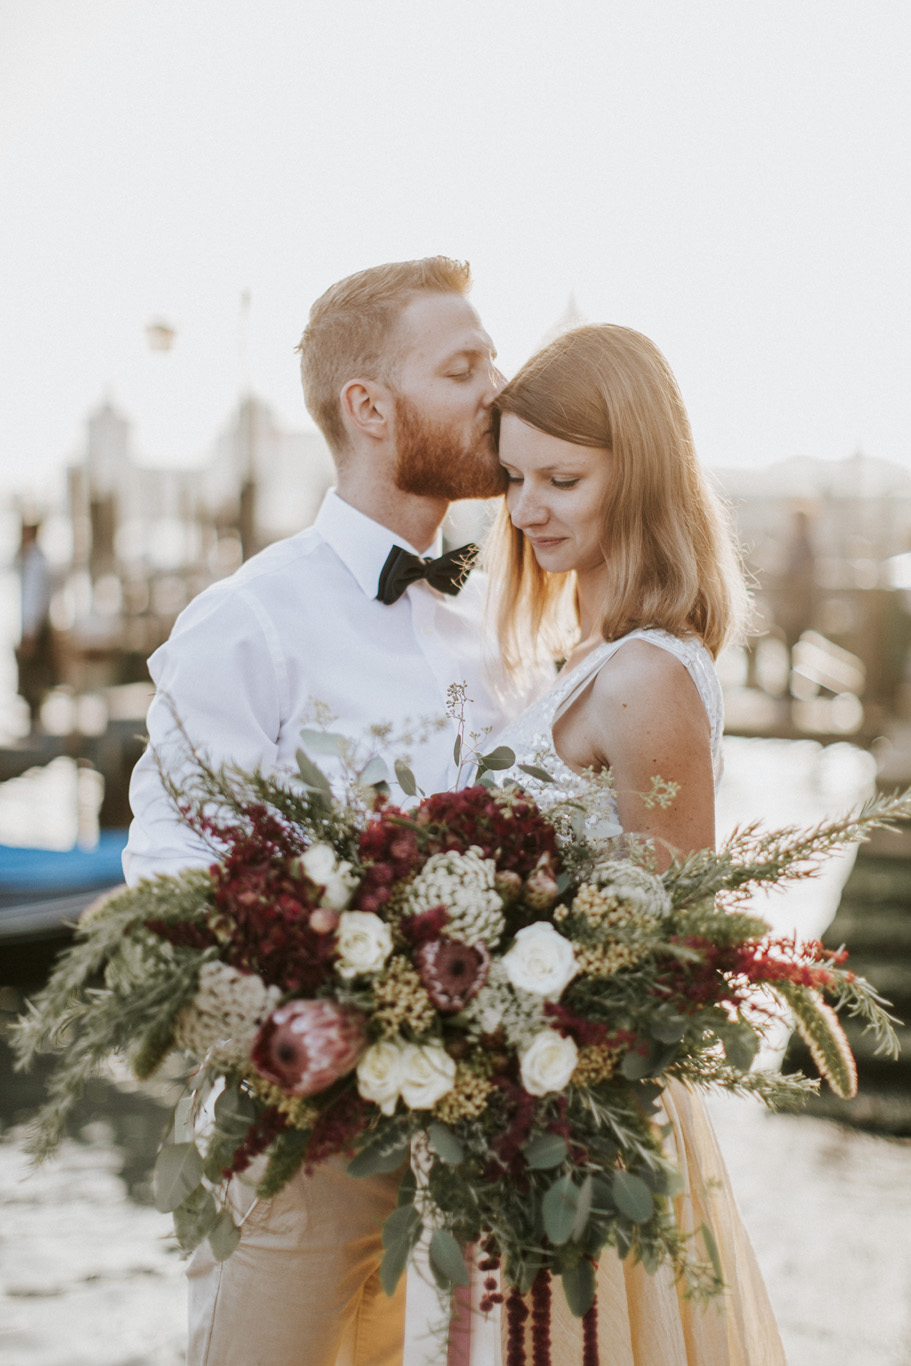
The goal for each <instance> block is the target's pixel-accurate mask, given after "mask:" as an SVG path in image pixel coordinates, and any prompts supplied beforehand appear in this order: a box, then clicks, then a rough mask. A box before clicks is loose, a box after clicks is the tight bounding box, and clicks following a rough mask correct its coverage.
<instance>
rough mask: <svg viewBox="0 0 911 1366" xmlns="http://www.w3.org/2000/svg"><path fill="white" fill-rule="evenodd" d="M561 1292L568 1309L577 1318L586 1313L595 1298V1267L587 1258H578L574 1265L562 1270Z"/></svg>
mask: <svg viewBox="0 0 911 1366" xmlns="http://www.w3.org/2000/svg"><path fill="white" fill-rule="evenodd" d="M561 1279H562V1281H563V1293H564V1295H565V1296H566V1303H567V1304H568V1305H569V1307H570V1311H571V1312H572V1313H573V1314H575V1316H576V1318H577V1319H581V1318H582V1316H583V1314H587V1313H588V1311H589V1309H591V1307H592V1302H593V1301H594V1298H595V1268H594V1267H593V1266H592V1264H591V1262H590V1261H589V1260H588V1259H587V1258H584V1257H583V1258H580V1260H579V1261H578V1262H577V1263H576V1265H575V1266H574V1267H570V1268H568V1269H567V1270H566V1271H564V1272H563V1276H562V1278H561Z"/></svg>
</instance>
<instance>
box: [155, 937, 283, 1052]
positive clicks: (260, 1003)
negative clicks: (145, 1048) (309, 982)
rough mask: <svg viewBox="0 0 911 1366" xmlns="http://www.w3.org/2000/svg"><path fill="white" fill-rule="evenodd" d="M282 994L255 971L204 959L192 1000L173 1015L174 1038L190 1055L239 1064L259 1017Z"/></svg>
mask: <svg viewBox="0 0 911 1366" xmlns="http://www.w3.org/2000/svg"><path fill="white" fill-rule="evenodd" d="M281 996H282V993H281V991H280V990H279V988H278V987H267V986H266V984H265V982H264V981H263V980H262V978H261V977H257V976H256V974H255V973H250V972H238V970H237V968H232V967H231V966H230V965H229V964H228V963H203V965H202V967H201V969H200V972H199V987H198V990H197V992H196V995H195V996H194V998H193V1000H192V1001H191V1002H190V1004H189V1005H188V1006H184V1008H183V1010H181V1011H180V1013H179V1014H178V1016H177V1019H176V1021H175V1026H174V1043H175V1044H176V1046H177V1047H178V1048H183V1049H185V1050H186V1052H187V1053H190V1054H192V1056H193V1057H194V1058H200V1059H202V1058H205V1057H206V1056H207V1055H208V1056H209V1057H210V1060H211V1061H212V1062H214V1063H216V1064H217V1065H218V1066H220V1067H242V1066H243V1065H244V1063H246V1062H248V1061H249V1058H250V1049H251V1047H252V1045H253V1040H254V1038H255V1037H256V1033H257V1030H258V1029H259V1027H260V1025H261V1024H262V1021H263V1020H264V1019H265V1017H266V1016H267V1015H269V1014H270V1013H271V1012H272V1011H273V1010H274V1009H275V1007H276V1006H277V1005H278V1002H279V1001H280V1000H281Z"/></svg>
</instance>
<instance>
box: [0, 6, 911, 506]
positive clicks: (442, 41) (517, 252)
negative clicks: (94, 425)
mask: <svg viewBox="0 0 911 1366" xmlns="http://www.w3.org/2000/svg"><path fill="white" fill-rule="evenodd" d="M909 36H911V7H909V6H908V5H907V4H906V3H905V0H892V2H891V3H890V0H857V3H845V2H844V0H799V3H798V2H796V0H757V3H755V4H752V5H742V4H732V3H730V0H685V3H681V0H648V2H647V3H645V2H644V0H462V3H459V4H453V5H450V4H444V3H441V0H320V2H319V3H316V2H315V0H259V3H256V4H253V3H251V2H250V0H0V323H2V325H0V388H2V397H0V491H4V490H5V491H13V490H15V491H16V492H18V493H19V494H21V495H25V496H31V497H37V498H40V497H41V496H42V495H44V494H46V493H47V491H48V489H49V488H50V487H52V486H53V485H54V484H55V483H56V482H57V481H59V480H60V479H61V478H62V469H63V466H64V464H65V462H66V461H67V460H68V459H70V458H72V457H73V456H74V455H75V454H76V453H77V452H78V450H79V448H80V446H81V443H82V439H83V435H82V434H83V426H84V422H85V418H86V415H87V413H88V411H89V410H90V409H91V408H92V407H94V406H96V405H97V404H98V403H99V402H100V401H101V400H102V399H104V398H108V399H110V400H111V401H113V402H114V403H115V404H116V405H117V406H118V407H119V408H120V409H121V410H122V411H123V412H124V413H125V415H126V416H127V417H128V418H129V419H130V420H131V421H132V422H133V423H134V438H135V445H136V455H137V456H138V458H140V459H142V460H144V461H147V462H150V463H159V464H168V463H173V464H192V463H195V462H197V461H199V460H201V459H202V458H203V457H204V456H205V455H206V454H207V450H208V446H209V444H210V442H211V440H212V438H213V436H214V434H215V432H216V431H217V430H218V429H219V428H220V427H223V426H224V424H225V422H226V420H227V418H228V414H229V412H230V410H231V407H232V405H233V403H234V402H235V401H236V398H237V394H238V391H239V389H240V388H242V387H245V386H246V385H247V384H248V383H249V384H251V385H252V387H253V388H254V390H255V391H256V392H257V393H258V394H260V395H261V396H262V397H263V398H265V400H266V401H267V402H268V403H269V404H270V405H271V406H272V407H273V408H274V410H275V412H276V414H277V416H278V417H279V420H280V421H281V422H282V423H283V424H285V425H287V426H290V427H292V428H295V427H296V428H302V427H304V426H307V425H309V421H308V419H307V416H306V412H305V410H304V407H303V402H302V399H301V396H300V390H299V382H298V376H297V369H296V357H295V356H294V354H293V348H294V346H295V344H296V342H297V339H298V337H299V335H300V332H301V330H302V327H303V325H304V323H305V321H306V316H307V310H308V308H309V305H310V303H311V301H312V300H313V299H314V298H315V297H316V296H317V295H318V294H320V293H321V292H322V291H323V290H324V289H325V288H326V287H327V286H328V285H329V284H330V283H332V282H333V281H334V280H336V279H338V278H340V277H341V276H343V275H346V274H348V273H349V272H351V271H353V270H356V269H359V268H361V267H363V266H365V265H370V264H373V263H376V262H379V261H384V260H393V259H402V258H406V257H414V256H424V255H429V254H433V253H437V252H443V253H445V254H448V255H452V256H458V257H462V258H467V259H468V260H470V262H471V264H472V268H473V272H474V276H475V281H476V283H475V289H474V294H473V298H474V302H475V303H476V305H477V307H478V309H479V311H480V312H481V315H482V317H483V319H484V321H485V323H486V325H487V327H488V329H489V330H490V332H491V334H492V335H493V336H494V338H495V340H496V341H497V343H498V345H499V348H500V355H501V363H502V367H503V369H504V370H505V372H506V373H507V374H509V373H511V372H513V371H514V370H515V369H516V368H517V367H518V366H519V365H520V364H521V362H522V361H523V360H524V359H525V358H526V356H527V355H528V354H529V353H530V352H531V351H532V350H534V349H535V348H536V347H537V345H538V344H539V343H540V341H541V339H542V337H543V336H544V335H545V334H547V333H548V332H549V331H550V330H551V329H552V328H553V327H554V325H555V324H556V323H558V322H559V320H560V319H561V317H562V316H563V315H564V313H565V311H566V308H567V303H568V300H569V298H570V296H571V295H572V296H574V298H575V301H576V304H577V306H578V310H579V312H580V313H581V314H582V316H583V317H584V318H585V319H586V320H590V321H614V322H620V323H625V324H629V325H631V326H635V327H637V328H639V329H640V330H642V331H644V332H646V333H648V334H649V335H650V336H652V337H653V338H654V339H655V340H656V341H657V342H658V344H659V345H660V346H661V347H662V349H663V350H664V351H665V353H666V354H667V356H668V358H669V360H670V362H671V364H672V366H673V367H674V369H675V371H676V373H677V375H678V378H679V380H680V383H681V387H682V389H683V392H684V396H685V398H686V400H687V403H688V406H689V409H690V413H691V416H692V419H693V425H694V428H695V433H696V439H697V444H698V447H699V449H700V451H701V453H702V456H703V458H704V459H705V460H706V461H707V462H708V463H710V464H714V465H722V466H725V465H726V466H733V465H758V464H763V463H765V462H768V461H773V460H779V459H783V458H786V457H788V456H791V455H814V456H819V457H822V458H827V459H841V458H843V457H844V456H846V455H849V454H851V453H852V452H853V451H855V450H857V449H859V448H860V449H863V450H864V451H865V452H866V453H868V454H870V455H875V456H879V457H882V458H884V459H887V460H892V461H896V462H904V463H911V441H909V432H911V384H909V362H911V308H909V275H911V272H909V267H908V252H909V242H911V211H909V206H911V186H909V166H911V157H909V150H911V149H909V141H911V138H909V106H911V80H909V78H908V71H909V57H911V51H909V47H911V44H909ZM246 292H248V293H249V298H250V307H249V316H248V321H247V323H246V324H244V323H243V322H242V316H243V315H244V313H245V310H244V308H243V306H242V302H241V301H242V297H243V295H244V294H245V293H246ZM157 318H161V319H163V320H165V321H167V322H168V323H170V324H171V325H172V326H173V327H174V328H175V329H176V331H177V338H176V343H175V345H174V348H173V350H172V351H171V352H170V353H169V354H167V355H162V354H155V353H153V352H152V351H151V350H150V349H149V347H148V344H147V342H146V336H145V328H146V325H147V324H148V323H150V322H151V321H153V320H154V319H157Z"/></svg>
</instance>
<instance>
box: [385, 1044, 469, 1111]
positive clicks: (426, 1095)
mask: <svg viewBox="0 0 911 1366" xmlns="http://www.w3.org/2000/svg"><path fill="white" fill-rule="evenodd" d="M455 1074H456V1065H455V1061H454V1060H453V1059H452V1058H451V1057H450V1056H449V1054H448V1053H447V1052H445V1050H444V1049H442V1048H437V1047H436V1046H435V1045H434V1044H416V1043H411V1044H406V1045H405V1048H404V1051H403V1057H402V1081H401V1086H400V1088H399V1089H400V1092H401V1096H402V1100H403V1101H404V1102H405V1104H406V1105H407V1106H409V1107H410V1108H411V1109H412V1110H429V1109H431V1108H432V1106H434V1105H436V1103H437V1101H438V1100H440V1098H441V1097H442V1096H445V1094H446V1092H447V1091H451V1090H452V1088H453V1085H454V1083H455Z"/></svg>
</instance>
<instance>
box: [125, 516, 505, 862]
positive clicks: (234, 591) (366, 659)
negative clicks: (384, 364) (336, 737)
mask: <svg viewBox="0 0 911 1366" xmlns="http://www.w3.org/2000/svg"><path fill="white" fill-rule="evenodd" d="M393 545H404V546H405V548H406V549H409V550H414V547H413V546H409V545H407V543H406V542H404V541H403V540H402V538H401V537H398V536H395V535H394V534H393V533H392V532H391V531H390V530H388V528H386V527H383V526H380V525H379V524H378V523H377V522H374V521H372V520H371V519H370V518H369V517H365V516H364V515H363V514H362V513H360V512H358V511H356V510H355V509H354V508H353V507H351V506H350V504H348V503H345V502H344V501H343V500H342V499H341V498H339V497H338V495H337V494H336V493H334V492H333V491H330V492H329V493H328V494H327V495H326V498H325V501H324V502H323V505H322V507H321V509H320V512H319V514H318V516H317V518H316V521H315V523H314V525H313V526H312V527H309V528H308V529H307V530H305V531H302V532H300V533H298V534H297V535H296V536H292V537H290V538H288V539H287V540H284V541H279V542H278V543H276V544H275V545H271V546H269V547H267V549H265V550H263V551H261V552H260V553H259V554H258V555H255V556H254V557H253V558H252V559H250V560H249V561H247V563H246V564H244V565H243V566H242V567H241V568H240V569H239V570H238V571H237V572H236V573H235V574H233V575H231V577H230V578H228V579H224V580H221V581H220V582H218V583H216V584H213V585H212V586H211V587H210V588H207V589H206V590H205V592H203V593H201V594H200V595H199V597H197V598H195V599H194V600H193V602H191V603H190V605H189V606H188V607H187V608H186V610H185V611H184V612H182V613H181V615H180V617H179V618H178V620H177V622H176V624H175V626H174V630H173V632H172V634H171V637H170V639H169V640H168V641H167V643H166V644H165V645H163V646H161V648H160V649H158V650H156V652H155V653H154V654H153V655H152V657H151V659H150V660H149V671H150V673H151V675H152V679H153V681H154V683H155V685H156V688H157V695H156V698H155V700H154V701H153V703H152V706H151V708H150V710H149V716H148V730H149V737H150V747H149V749H148V750H147V751H146V753H145V755H144V756H143V758H142V759H141V760H140V761H139V763H138V764H137V766H136V769H135V771H134V773H133V779H132V783H131V786H130V801H131V805H132V808H133V812H134V820H133V824H132V826H131V828H130V837H129V842H128V844H127V848H126V850H125V852H124V858H123V866H124V874H125V876H126V879H127V881H128V882H130V883H135V882H137V881H139V879H140V878H143V877H149V876H152V875H154V874H156V873H171V872H176V871H177V870H178V869H180V868H183V867H187V866H189V865H191V864H195V865H207V864H209V863H210V862H211V861H212V855H211V852H210V851H208V850H207V849H206V847H205V846H203V845H202V844H201V843H200V842H199V841H198V840H197V839H196V838H195V837H194V836H193V835H192V834H191V832H190V831H188V830H187V828H186V827H185V826H184V825H182V824H181V823H180V822H179V821H178V820H177V818H176V816H175V814H174V812H173V809H172V807H171V804H170V802H169V800H168V798H167V796H166V795H165V792H164V790H163V788H162V785H161V782H160V779H159V775H158V768H157V765H156V761H155V757H154V755H153V750H154V751H155V753H157V754H158V756H159V758H160V759H161V761H162V762H163V764H164V766H165V767H166V769H167V770H168V771H169V772H177V773H179V772H180V771H181V759H180V754H181V750H180V747H179V745H178V744H177V742H176V738H175V726H174V721H173V716H172V712H171V709H170V707H169V705H168V703H167V701H166V700H165V699H166V698H169V699H170V700H171V702H172V703H173V705H174V709H175V711H176V714H177V716H178V717H179V718H180V722H181V724H182V725H183V727H184V728H185V730H186V732H187V734H188V735H189V737H190V738H191V739H192V741H193V742H194V744H195V745H196V746H197V747H199V748H201V749H202V750H203V751H205V753H206V754H207V755H208V756H209V757H210V758H211V759H213V760H215V761H216V762H217V763H222V762H226V761H231V762H232V763H235V764H238V765H239V766H240V767H242V768H244V769H248V770H249V769H253V768H261V769H262V770H264V771H268V772H274V771H281V770H285V771H288V772H292V773H294V772H296V771H297V762H296V759H295V752H296V751H297V749H298V748H299V747H300V744H301V738H300V732H301V729H302V728H303V727H305V726H313V725H314V711H313V703H314V701H318V702H322V703H325V704H326V706H327V707H328V708H329V709H330V711H331V712H332V714H333V717H334V718H335V719H333V720H332V722H331V725H330V727H329V729H331V730H333V731H340V732H342V733H343V734H345V735H347V736H350V737H351V738H352V739H360V738H361V737H364V736H365V735H366V733H367V732H368V730H369V727H370V726H371V725H373V724H375V723H383V722H390V723H391V724H392V727H393V732H394V735H396V736H397V735H399V734H401V733H402V732H403V731H405V730H407V729H408V728H410V727H416V728H420V722H421V721H423V720H425V719H430V720H433V721H436V720H438V719H439V718H442V717H444V716H445V709H446V693H447V689H448V687H449V685H450V684H452V683H461V682H463V681H464V682H466V683H467V685H468V690H467V691H468V697H469V698H470V699H471V700H472V701H471V706H470V709H469V713H468V715H469V726H470V729H471V730H473V731H482V730H484V729H485V728H486V727H490V728H491V730H492V731H495V730H498V729H500V728H501V727H502V726H503V725H504V724H505V722H506V721H507V720H508V719H509V718H510V717H511V716H514V715H515V714H516V710H517V708H519V707H521V706H522V705H524V703H525V701H526V700H527V699H526V698H524V697H517V696H516V695H515V693H514V692H510V691H509V690H508V688H507V686H506V684H505V680H504V679H503V677H502V674H501V671H500V670H499V668H498V664H497V658H496V653H495V652H494V651H492V650H487V651H486V652H485V646H484V644H483V639H482V612H483V597H484V584H483V577H482V576H481V575H480V574H478V573H477V572H476V573H475V574H473V575H472V576H471V577H470V578H469V580H468V582H467V584H466V585H465V586H464V588H463V589H462V591H461V593H460V594H459V595H458V596H457V597H450V596H447V595H445V594H442V593H439V592H437V591H436V590H435V589H433V588H431V587H430V586H429V585H428V584H427V582H426V581H424V580H421V581H419V582H417V583H415V584H412V585H411V586H410V587H409V588H408V589H407V590H406V592H405V593H404V594H403V596H402V597H401V598H399V600H398V601H397V602H395V603H393V604H392V605H391V606H385V605H384V604H383V603H381V602H379V601H377V598H376V593H377V582H378V579H379V574H380V570H381V568H382V566H383V564H384V562H385V560H386V557H387V555H388V554H389V551H390V550H391V549H392V547H393ZM425 553H426V554H428V555H438V554H439V553H440V546H439V537H438V538H437V544H436V545H435V546H433V547H431V549H430V550H428V551H426V552H425ZM455 734H456V728H455V725H454V723H453V722H451V721H448V722H447V723H446V725H445V727H444V728H443V729H437V730H433V731H431V732H430V733H429V734H428V735H427V736H426V737H423V738H422V737H419V736H416V737H415V740H414V742H413V743H411V744H402V743H396V742H395V739H393V740H392V741H390V743H389V744H388V745H387V746H386V748H385V750H384V749H382V748H381V750H380V752H381V753H382V755H383V757H384V758H385V759H386V760H387V762H388V764H389V768H390V775H391V774H392V762H393V760H394V759H396V758H406V759H407V760H408V762H409V763H410V765H411V767H412V769H413V771H414V774H415V777H416V779H417V782H418V785H419V787H421V788H422V789H423V790H424V791H425V792H427V793H430V792H436V791H441V790H443V789H446V788H448V787H451V786H452V785H453V783H454V780H455V777H456V768H455V765H454V762H453V753H452V751H453V742H454V739H455ZM312 757H313V758H314V759H315V760H316V762H317V763H318V764H319V765H320V767H322V768H323V770H324V771H325V772H326V773H327V775H328V776H329V777H330V778H332V777H333V776H338V768H337V765H336V761H335V760H334V759H331V758H329V759H327V758H326V757H325V756H323V755H313V756H312ZM391 786H392V793H393V799H396V798H399V799H401V798H402V794H401V791H400V789H399V788H398V787H397V786H396V785H395V784H394V781H393V782H392V784H391Z"/></svg>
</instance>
